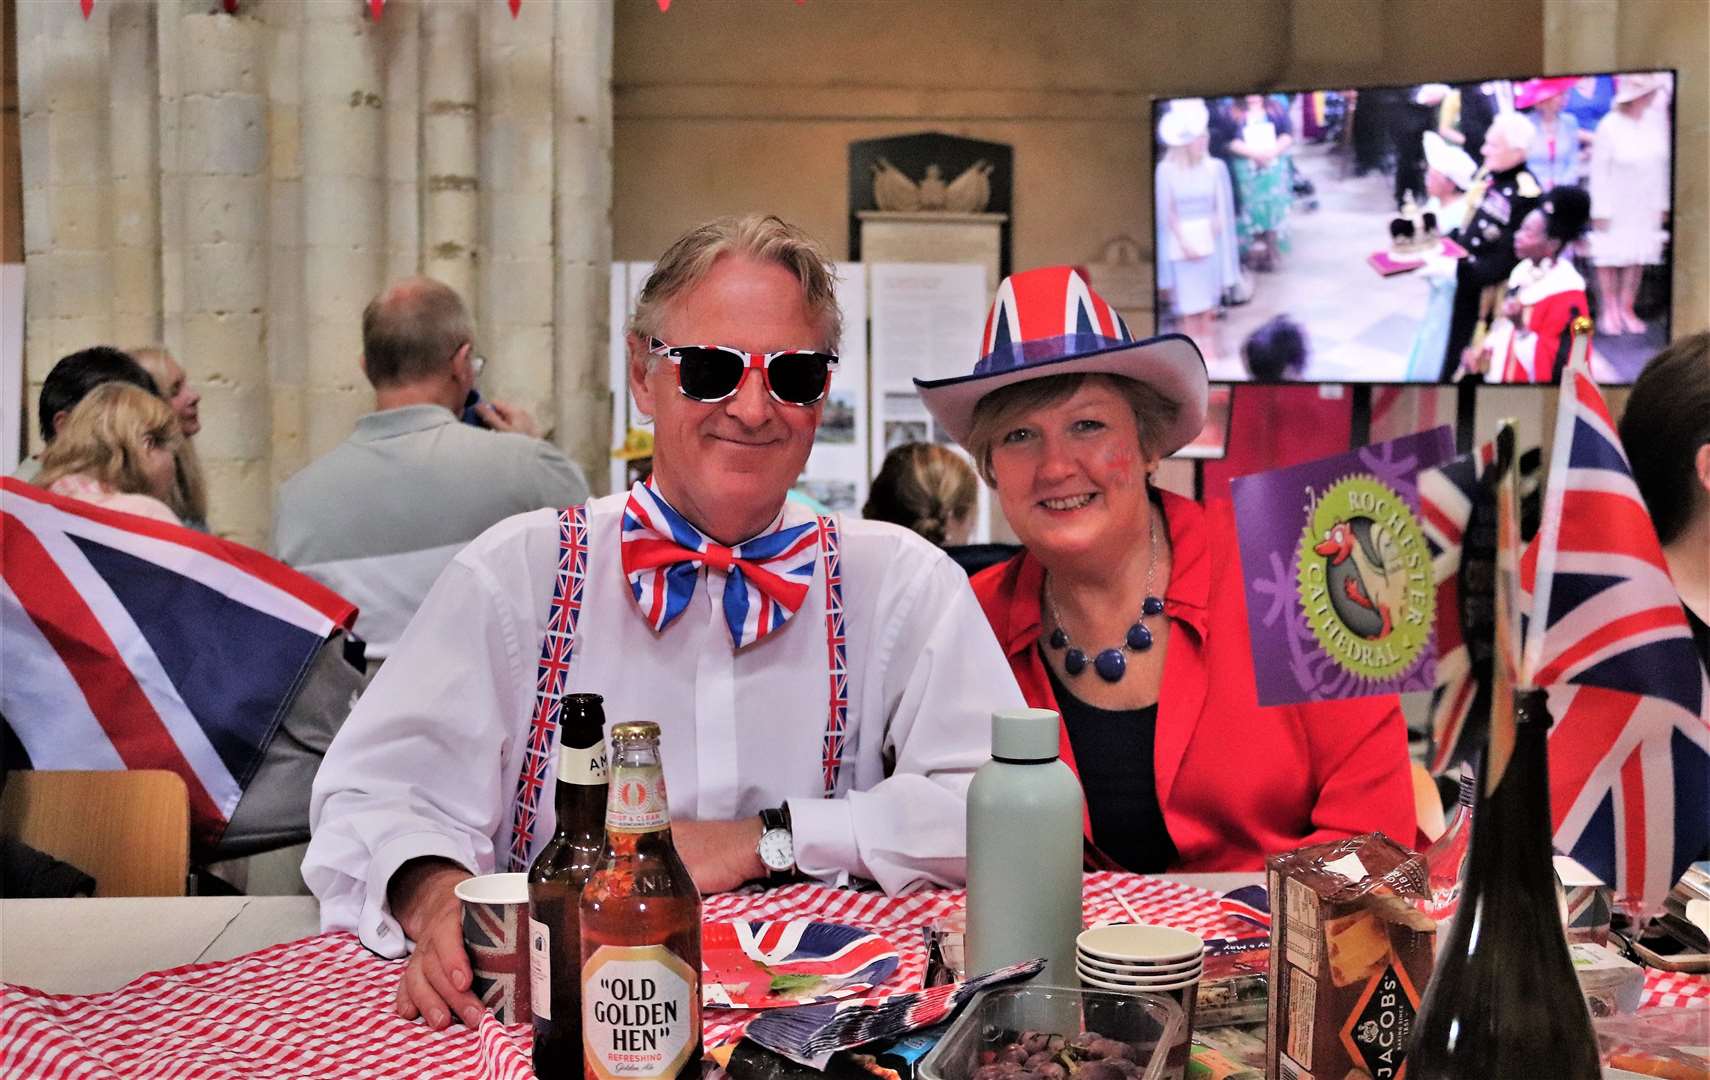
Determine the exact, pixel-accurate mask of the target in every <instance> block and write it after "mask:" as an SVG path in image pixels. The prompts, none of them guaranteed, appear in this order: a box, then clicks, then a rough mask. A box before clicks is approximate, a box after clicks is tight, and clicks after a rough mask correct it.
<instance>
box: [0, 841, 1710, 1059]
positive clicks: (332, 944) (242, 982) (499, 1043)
mask: <svg viewBox="0 0 1710 1080" xmlns="http://www.w3.org/2000/svg"><path fill="white" fill-rule="evenodd" d="M1119 894H1120V895H1121V896H1122V897H1123V898H1124V899H1126V900H1127V901H1128V902H1129V904H1130V905H1132V906H1133V907H1134V909H1135V910H1136V911H1137V912H1139V914H1140V915H1141V917H1142V918H1145V919H1147V920H1149V921H1153V922H1160V923H1165V924H1167V925H1171V926H1178V927H1181V928H1183V929H1186V930H1192V931H1194V932H1195V933H1197V934H1200V935H1201V936H1203V937H1219V936H1227V935H1229V934H1232V933H1238V932H1239V930H1240V925H1239V924H1237V923H1234V922H1231V921H1229V920H1228V919H1227V918H1226V917H1225V916H1224V915H1223V914H1221V913H1220V912H1219V911H1218V909H1217V898H1216V896H1215V894H1213V893H1209V892H1206V891H1205V890H1203V889H1197V888H1193V887H1191V886H1186V885H1178V884H1174V883H1172V882H1166V881H1158V880H1154V879H1151V878H1143V877H1139V876H1136V875H1131V874H1103V873H1100V874H1089V875H1087V879H1086V894H1085V895H1086V900H1085V907H1086V917H1087V920H1088V921H1089V922H1093V921H1097V920H1101V919H1120V918H1123V917H1124V914H1123V911H1122V907H1121V905H1120V904H1119V903H1118V902H1117V899H1116V897H1117V896H1118V895H1119ZM962 901H963V893H962V891H961V890H948V889H940V890H930V891H926V892H919V893H914V894H912V895H910V896H902V897H888V896H885V895H883V894H881V893H872V892H850V891H848V890H839V889H829V888H826V887H824V886H821V885H791V886H787V887H785V888H781V889H775V890H771V891H769V892H762V893H733V894H725V895H720V896H714V897H712V898H711V899H709V900H708V901H707V902H706V906H705V909H704V914H705V917H706V918H707V919H708V920H716V919H743V918H749V919H760V918H789V917H802V916H808V917H812V918H816V919H822V920H825V921H829V922H841V923H848V924H851V925H856V926H862V927H866V928H868V929H870V930H873V931H875V932H877V933H879V934H880V935H882V936H884V937H886V938H887V939H889V940H890V941H891V942H892V943H893V944H894V945H896V947H897V949H898V951H899V952H900V953H901V954H902V964H901V967H900V969H899V970H898V972H897V974H896V975H895V976H893V977H892V979H891V980H889V981H888V982H887V984H886V987H885V988H884V989H886V990H891V991H903V990H912V989H916V988H918V987H919V985H920V982H921V979H922V977H923V976H924V973H925V970H926V946H925V940H924V938H923V936H922V933H921V928H922V927H924V926H926V925H927V924H928V923H930V922H932V921H933V920H935V919H938V918H942V917H943V916H945V915H949V914H952V913H954V912H956V911H958V910H960V909H961V907H962ZM401 970H402V961H396V960H382V959H380V958H378V957H376V956H374V955H373V954H372V953H370V952H368V951H367V950H366V949H364V948H363V947H362V946H361V945H360V944H359V943H358V942H357V940H356V938H355V937H353V936H352V935H350V934H322V935H320V936H318V937H311V938H304V939H303V940H301V941H293V942H288V943H286V944H283V945H275V946H273V947H271V948H267V949H262V950H261V951H259V952H254V953H250V954H249V955H248V956H243V957H239V958H238V959H236V960H228V961H223V962H220V963H213V964H192V965H189V966H187V967H181V968H174V969H172V970H170V971H161V972H155V973H153V974H149V975H144V976H142V977H141V978H138V979H136V980H135V981H133V982H131V983H130V984H128V985H126V986H124V987H122V988H120V989H118V990H114V991H112V992H110V993H105V994H88V995H64V994H44V993H42V992H41V991H38V990H32V989H29V988H27V987H20V986H5V987H4V990H3V991H0V995H3V996H0V1076H6V1077H13V1076H17V1077H44V1078H56V1080H57V1078H64V1080H72V1078H84V1077H88V1078H97V1077H124V1078H126V1080H131V1078H136V1080H149V1078H158V1080H225V1078H231V1080H239V1078H244V1080H248V1078H254V1077H280V1078H284V1077H290V1078H293V1080H297V1078H304V1080H307V1078H318V1077H326V1078H329V1080H331V1078H339V1080H344V1078H350V1077H384V1076H410V1077H419V1078H431V1077H446V1078H452V1077H456V1078H459V1080H467V1078H476V1080H529V1078H530V1077H532V1076H533V1073H532V1071H531V1070H530V1068H529V1057H528V1029H527V1028H526V1027H524V1026H521V1025H517V1026H513V1027H509V1028H507V1027H504V1026H502V1025H500V1024H499V1023H498V1022H497V1021H495V1020H494V1019H493V1018H492V1017H491V1016H488V1017H487V1018H486V1019H485V1020H483V1021H482V1023H481V1027H480V1030H478V1031H474V1032H471V1031H469V1030H468V1029H466V1028H462V1027H451V1028H448V1029H447V1030H445V1031H437V1032H436V1031H430V1030H429V1029H427V1028H426V1027H424V1026H422V1025H421V1024H419V1023H415V1022H412V1021H407V1020H404V1019H402V1018H400V1017H399V1016H398V1015H397V1014H396V1013H395V1012H393V1010H392V995H393V993H394V992H395V990H396V987H397V980H398V975H399V972H400V971H401ZM1703 1000H1710V979H1707V978H1704V977H1696V976H1682V975H1669V974H1666V973H1662V972H1651V973H1650V974H1649V977H1648V979H1647V981H1646V986H1645V999H1644V1004H1645V1005H1647V1006H1649V1005H1683V1004H1686V1003H1688V1002H1692V1001H1703ZM755 1015H756V1014H755V1013H753V1012H739V1011H726V1010H716V1009H709V1010H707V1013H706V1029H705V1030H706V1042H707V1045H709V1046H714V1045H718V1044H720V1043H723V1042H726V1041H728V1040H730V1039H732V1038H734V1037H735V1036H736V1035H738V1034H740V1032H741V1031H742V1029H743V1028H744V1027H745V1026H746V1025H747V1023H748V1021H749V1020H751V1019H753V1017H754V1016H755Z"/></svg>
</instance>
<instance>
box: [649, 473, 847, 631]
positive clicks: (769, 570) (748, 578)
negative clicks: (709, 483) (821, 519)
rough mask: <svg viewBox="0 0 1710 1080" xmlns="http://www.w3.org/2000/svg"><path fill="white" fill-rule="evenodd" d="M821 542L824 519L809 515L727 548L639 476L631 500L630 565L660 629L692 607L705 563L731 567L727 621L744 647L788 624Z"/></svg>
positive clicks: (652, 621) (728, 571)
mask: <svg viewBox="0 0 1710 1080" xmlns="http://www.w3.org/2000/svg"><path fill="white" fill-rule="evenodd" d="M819 542H820V536H819V527H818V525H817V524H816V523H814V522H807V523H804V524H801V525H792V526H790V527H789V528H783V529H777V530H774V531H773V532H769V533H765V534H763V535H760V536H757V537H755V538H754V539H752V540H745V541H743V542H742V543H740V544H738V545H736V546H735V547H734V548H728V547H725V546H724V545H723V544H720V543H717V542H716V541H713V540H711V539H709V538H708V537H706V536H703V535H702V534H701V531H700V530H699V529H697V528H695V527H694V525H692V524H690V523H689V519H688V518H685V517H684V516H683V515H682V514H679V513H678V512H677V511H676V510H675V509H674V508H672V506H671V505H670V504H669V503H667V502H666V501H665V500H664V499H663V498H661V497H660V495H659V492H657V491H656V490H654V489H653V488H652V487H651V486H649V485H647V484H640V483H638V484H636V485H635V486H634V487H633V488H631V489H630V493H629V502H628V503H627V504H626V505H625V507H624V515H623V572H624V574H625V576H626V577H628V578H629V589H630V594H631V595H632V596H633V597H634V598H635V603H636V606H637V607H638V608H640V609H641V614H642V616H643V617H644V618H646V619H647V621H648V624H649V625H651V626H652V627H653V629H654V630H664V629H665V628H666V627H667V626H669V625H670V624H671V621H672V620H673V619H675V618H676V617H677V616H679V615H681V614H682V613H683V611H684V610H685V609H687V608H688V606H689V600H690V599H691V598H692V597H693V596H694V595H695V582H696V581H698V580H699V579H700V571H701V567H703V566H705V567H708V568H710V569H714V570H719V571H722V572H723V573H725V574H727V575H728V581H727V582H726V585H725V588H724V620H725V623H726V624H727V625H728V626H729V628H730V642H731V646H732V647H733V648H738V649H740V648H742V647H743V646H744V645H752V644H753V643H754V642H756V641H758V640H760V639H761V638H763V637H765V636H766V635H767V634H769V633H771V632H772V631H774V630H776V629H778V628H779V627H781V626H783V625H784V624H785V623H786V622H788V621H789V619H790V616H792V615H794V614H795V613H796V611H797V609H799V608H800V607H801V606H802V601H803V600H805V599H807V594H808V585H809V583H810V582H811V581H812V580H813V567H814V562H815V561H816V560H817V559H818V558H819Z"/></svg>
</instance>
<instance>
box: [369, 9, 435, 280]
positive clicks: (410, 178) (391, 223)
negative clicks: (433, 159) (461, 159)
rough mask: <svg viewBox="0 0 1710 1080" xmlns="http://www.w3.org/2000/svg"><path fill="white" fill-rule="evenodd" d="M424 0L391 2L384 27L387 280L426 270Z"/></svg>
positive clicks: (381, 45) (382, 25) (381, 46)
mask: <svg viewBox="0 0 1710 1080" xmlns="http://www.w3.org/2000/svg"><path fill="white" fill-rule="evenodd" d="M423 11H424V6H423V4H422V3H421V0H392V2H391V3H388V4H387V5H386V17H385V18H384V19H382V20H381V22H380V26H379V34H380V37H379V41H378V45H379V48H380V55H381V56H382V57H384V58H385V64H386V89H385V91H384V94H383V97H384V98H385V102H386V107H385V116H386V274H385V276H386V280H387V281H396V280H398V279H399V278H405V277H410V276H412V275H414V274H416V273H418V272H419V271H420V269H421V260H422V200H421V187H420V184H419V182H418V181H419V179H420V172H421V153H422V124H421V119H422V116H421V108H420V104H419V103H420V101H421V90H422V74H423V73H422V66H421V44H422V42H421V22H422V15H423Z"/></svg>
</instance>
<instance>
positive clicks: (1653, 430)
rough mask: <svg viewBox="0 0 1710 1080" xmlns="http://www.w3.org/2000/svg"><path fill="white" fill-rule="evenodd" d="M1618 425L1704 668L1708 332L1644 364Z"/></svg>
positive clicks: (1707, 641) (1709, 593) (1709, 589)
mask: <svg viewBox="0 0 1710 1080" xmlns="http://www.w3.org/2000/svg"><path fill="white" fill-rule="evenodd" d="M1620 430H1621V444H1622V446H1623V447H1624V448H1625V449H1626V451H1627V460H1628V461H1629V462H1630V463H1631V464H1632V467H1633V479H1634V481H1635V482H1637V483H1638V485H1639V494H1640V495H1642V496H1643V497H1644V500H1645V506H1646V507H1647V508H1649V510H1650V512H1651V521H1652V522H1653V523H1654V524H1655V525H1656V530H1657V539H1658V540H1659V541H1661V542H1662V547H1663V558H1664V559H1665V560H1666V561H1667V562H1668V572H1669V576H1670V577H1672V578H1673V579H1674V587H1675V590H1676V591H1677V592H1679V593H1680V602H1681V605H1682V606H1683V607H1685V608H1686V621H1687V623H1688V624H1689V625H1690V626H1691V627H1692V640H1693V643H1694V644H1695V645H1697V646H1698V657H1699V659H1700V660H1701V661H1702V662H1703V663H1704V666H1705V669H1706V670H1710V333H1700V334H1693V335H1692V336H1691V337H1685V338H1681V339H1680V340H1679V341H1677V342H1675V343H1674V344H1673V345H1670V346H1669V347H1668V348H1667V349H1665V350H1663V351H1662V352H1661V353H1658V354H1657V356H1656V358H1655V359H1653V360H1652V361H1651V362H1650V363H1649V364H1646V365H1645V368H1644V370H1643V371H1641V372H1640V373H1639V378H1638V380H1637V381H1636V382H1634V383H1633V391H1632V393H1631V394H1629V395H1628V397H1627V409H1626V411H1625V412H1623V413H1622V414H1621V424H1620Z"/></svg>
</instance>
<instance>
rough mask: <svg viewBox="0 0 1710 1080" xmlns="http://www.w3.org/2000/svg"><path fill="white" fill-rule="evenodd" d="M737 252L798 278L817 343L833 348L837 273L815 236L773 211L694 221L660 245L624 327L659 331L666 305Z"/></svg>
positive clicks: (838, 322) (838, 317)
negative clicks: (660, 251) (818, 330)
mask: <svg viewBox="0 0 1710 1080" xmlns="http://www.w3.org/2000/svg"><path fill="white" fill-rule="evenodd" d="M725 255H742V256H746V257H747V258H750V259H754V260H755V261H757V262H771V263H777V264H778V265H779V266H782V267H783V268H784V269H786V270H788V271H790V273H792V274H794V275H795V277H796V280H797V281H799V282H801V286H802V299H803V301H804V302H805V303H806V305H807V310H808V316H809V317H810V318H811V319H813V320H814V321H815V322H817V323H818V324H819V325H820V327H821V328H822V329H823V331H824V340H823V342H822V343H821V347H823V348H826V349H831V350H836V348H837V343H838V342H839V341H840V340H841V339H842V337H843V313H842V312H841V311H839V310H838V307H837V290H836V282H837V277H836V274H835V272H834V271H833V270H832V268H831V262H830V260H828V259H827V258H826V257H825V252H824V251H823V250H822V249H821V248H820V246H819V244H818V242H817V241H815V240H814V239H813V237H811V236H809V235H808V234H807V233H805V232H803V231H802V230H800V229H798V228H796V227H795V226H794V225H791V224H789V223H788V222H786V221H784V220H783V219H782V218H779V217H777V216H776V215H774V214H745V215H743V216H741V217H722V218H715V219H714V220H712V221H709V222H706V223H705V224H703V225H697V226H695V227H694V228H692V229H690V230H689V231H688V232H686V233H684V234H683V235H682V236H680V237H678V238H677V240H676V241H675V242H674V243H673V244H672V245H671V246H670V247H668V248H666V249H665V254H663V255H661V256H660V257H659V261H658V262H657V263H655V264H654V267H653V273H651V274H649V275H648V277H647V284H646V285H645V286H643V287H642V290H641V296H640V297H639V298H638V299H637V300H636V302H635V314H634V315H632V316H631V317H630V320H629V330H630V333H632V334H634V335H635V336H636V337H639V338H641V339H643V340H644V341H645V339H647V338H650V337H655V338H656V337H659V336H660V327H661V326H662V325H663V324H664V322H665V309H666V307H667V305H669V304H670V302H671V300H672V299H673V298H674V297H677V296H680V295H682V294H683V293H686V292H688V291H689V290H690V289H692V288H694V287H695V286H696V285H698V284H700V283H701V281H702V280H703V279H704V278H705V277H706V276H707V274H708V272H710V271H711V270H712V268H713V264H714V263H716V262H717V261H718V260H719V258H720V257H722V256H725ZM671 344H673V345H719V344H723V343H722V342H717V341H678V342H672V343H671Z"/></svg>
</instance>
